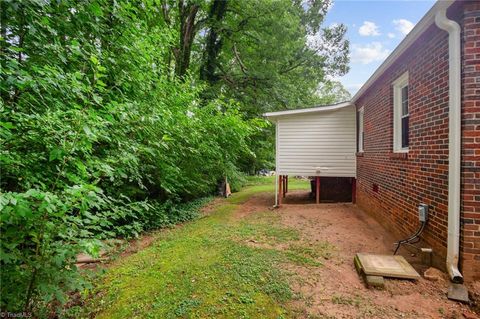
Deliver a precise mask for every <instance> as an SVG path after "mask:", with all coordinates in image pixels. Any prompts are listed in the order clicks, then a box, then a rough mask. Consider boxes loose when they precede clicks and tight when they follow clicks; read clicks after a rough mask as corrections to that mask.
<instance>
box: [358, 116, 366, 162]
mask: <svg viewBox="0 0 480 319" xmlns="http://www.w3.org/2000/svg"><path fill="white" fill-rule="evenodd" d="M363 114H364V110H363V107H361V108H360V109H359V110H358V139H357V141H358V145H357V150H358V152H360V153H361V152H363V150H364V140H365V130H364V125H363Z"/></svg>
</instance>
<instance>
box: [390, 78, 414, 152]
mask: <svg viewBox="0 0 480 319" xmlns="http://www.w3.org/2000/svg"><path fill="white" fill-rule="evenodd" d="M392 85H393V152H395V153H407V152H408V149H409V148H408V146H407V147H402V117H403V116H402V89H403V88H404V87H405V86H407V85H408V72H405V73H404V74H402V75H401V76H400V77H399V78H398V79H396V80H395V81H394V82H393V83H392ZM409 94H410V89H409ZM409 100H410V99H409ZM409 108H410V106H409ZM408 113H409V114H408V116H409V115H410V110H409V111H408Z"/></svg>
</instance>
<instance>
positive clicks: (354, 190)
mask: <svg viewBox="0 0 480 319" xmlns="http://www.w3.org/2000/svg"><path fill="white" fill-rule="evenodd" d="M356 202H357V179H356V178H355V177H352V204H355V203H356Z"/></svg>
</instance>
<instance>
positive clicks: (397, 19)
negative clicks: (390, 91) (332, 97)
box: [325, 0, 435, 95]
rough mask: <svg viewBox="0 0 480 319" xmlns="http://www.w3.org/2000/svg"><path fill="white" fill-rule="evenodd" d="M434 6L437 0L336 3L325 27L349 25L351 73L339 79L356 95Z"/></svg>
mask: <svg viewBox="0 0 480 319" xmlns="http://www.w3.org/2000/svg"><path fill="white" fill-rule="evenodd" d="M434 3H435V1H434V0H423V1H408V0H404V1H399V0H398V1H391V0H390V1H362V0H357V1H355V0H336V1H335V0H334V3H333V6H332V7H331V8H330V11H329V12H328V14H327V17H326V20H325V25H327V26H328V25H331V24H333V23H343V24H345V25H346V26H347V29H348V31H347V38H348V39H349V40H350V72H349V73H348V74H347V75H345V76H343V77H341V78H338V80H339V81H340V82H342V84H343V85H344V86H345V88H346V89H347V90H348V91H349V92H350V93H351V94H352V95H353V94H355V93H356V92H357V91H358V89H359V88H360V87H361V86H362V84H363V83H365V82H366V81H367V80H368V78H369V77H370V75H372V74H373V72H375V70H376V69H377V68H378V67H379V66H380V64H382V62H383V61H384V60H385V58H386V57H387V56H388V54H389V53H391V52H392V51H393V50H394V49H395V47H396V46H397V45H398V44H399V43H400V41H401V40H402V39H403V38H404V37H405V35H406V34H407V33H408V31H409V30H410V29H411V28H412V27H413V26H414V25H415V24H416V23H417V22H418V21H419V20H420V19H421V18H422V17H423V16H424V15H425V13H427V11H428V10H429V9H430V8H431V7H432V6H433V4H434Z"/></svg>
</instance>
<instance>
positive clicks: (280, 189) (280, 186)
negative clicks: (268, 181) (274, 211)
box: [278, 175, 283, 206]
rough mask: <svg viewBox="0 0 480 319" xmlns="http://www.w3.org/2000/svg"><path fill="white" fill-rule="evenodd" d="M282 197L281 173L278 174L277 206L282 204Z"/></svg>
mask: <svg viewBox="0 0 480 319" xmlns="http://www.w3.org/2000/svg"><path fill="white" fill-rule="evenodd" d="M282 197H283V175H279V176H278V206H280V205H282Z"/></svg>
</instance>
